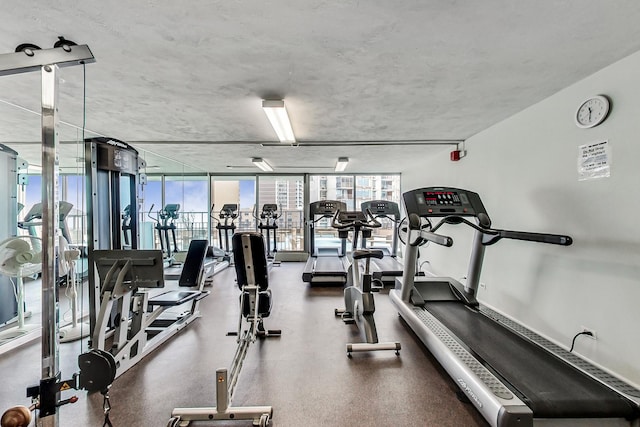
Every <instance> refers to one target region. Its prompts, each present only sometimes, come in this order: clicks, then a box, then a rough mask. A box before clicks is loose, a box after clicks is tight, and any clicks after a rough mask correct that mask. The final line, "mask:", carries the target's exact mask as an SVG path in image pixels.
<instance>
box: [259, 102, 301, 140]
mask: <svg viewBox="0 0 640 427" xmlns="http://www.w3.org/2000/svg"><path fill="white" fill-rule="evenodd" d="M262 109H263V110H264V112H265V114H266V115H267V118H268V119H269V121H270V122H271V126H273V130H275V131H276V134H277V135H278V139H279V140H280V142H288V143H294V142H296V137H295V135H294V134H293V129H292V128H291V122H290V121H289V115H288V114H287V109H286V108H285V106H284V100H282V99H281V100H264V99H263V100H262Z"/></svg>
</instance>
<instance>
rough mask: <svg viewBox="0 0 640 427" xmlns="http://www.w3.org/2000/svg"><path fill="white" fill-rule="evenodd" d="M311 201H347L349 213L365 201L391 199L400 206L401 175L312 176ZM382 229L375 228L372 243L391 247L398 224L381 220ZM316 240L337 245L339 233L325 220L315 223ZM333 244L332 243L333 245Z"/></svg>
mask: <svg viewBox="0 0 640 427" xmlns="http://www.w3.org/2000/svg"><path fill="white" fill-rule="evenodd" d="M309 183H310V185H309V196H310V197H309V198H310V201H311V202H314V201H318V200H338V201H342V202H345V204H346V205H347V210H360V209H361V205H362V203H363V202H366V201H371V200H388V201H391V202H395V203H398V204H399V203H400V197H401V194H400V175H398V174H392V175H311V176H310V177H309ZM380 222H381V223H382V227H380V228H376V229H373V232H372V236H371V239H369V242H375V244H376V246H388V247H389V248H391V245H392V240H393V236H394V233H395V229H396V226H397V224H396V223H394V222H393V221H391V220H388V219H381V220H380ZM316 237H317V240H319V242H317V243H320V244H322V241H323V240H326V241H327V244H329V245H331V244H335V239H337V232H336V231H335V230H334V229H333V228H331V220H330V219H323V220H321V221H319V222H318V223H317V224H316ZM332 242H333V243H332Z"/></svg>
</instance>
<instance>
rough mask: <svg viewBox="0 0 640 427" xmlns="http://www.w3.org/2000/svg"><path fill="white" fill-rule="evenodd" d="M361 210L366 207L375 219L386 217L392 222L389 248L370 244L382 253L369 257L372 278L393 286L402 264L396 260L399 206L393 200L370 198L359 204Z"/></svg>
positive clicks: (400, 274)
mask: <svg viewBox="0 0 640 427" xmlns="http://www.w3.org/2000/svg"><path fill="white" fill-rule="evenodd" d="M361 209H362V212H366V211H367V209H368V210H369V211H370V212H371V214H372V215H373V217H374V218H375V219H380V218H386V219H388V220H390V221H391V222H392V227H393V238H392V240H391V249H389V248H388V247H386V246H383V247H377V246H375V244H374V245H372V246H371V247H370V249H379V250H381V251H382V253H383V254H384V257H383V258H380V259H375V258H372V259H371V261H370V262H371V271H372V276H373V278H374V279H377V280H380V281H381V282H382V283H383V284H384V285H385V286H393V285H394V284H395V280H396V277H401V276H402V268H403V265H402V263H401V262H400V261H398V258H397V253H398V224H399V223H400V208H399V207H398V204H397V203H395V202H391V201H389V200H371V201H369V202H363V203H362V204H361ZM363 247H364V245H363Z"/></svg>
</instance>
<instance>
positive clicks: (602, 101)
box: [576, 95, 610, 129]
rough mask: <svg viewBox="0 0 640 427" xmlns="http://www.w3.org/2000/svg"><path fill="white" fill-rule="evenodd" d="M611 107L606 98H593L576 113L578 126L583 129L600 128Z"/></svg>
mask: <svg viewBox="0 0 640 427" xmlns="http://www.w3.org/2000/svg"><path fill="white" fill-rule="evenodd" d="M609 107H610V103H609V98H607V97H606V96H604V95H596V96H592V97H591V98H589V99H587V100H586V101H584V102H583V103H582V104H580V106H579V107H578V111H576V125H577V126H578V127H579V128H583V129H587V128H592V127H594V126H598V125H599V124H600V123H602V122H604V120H605V119H606V118H607V114H609Z"/></svg>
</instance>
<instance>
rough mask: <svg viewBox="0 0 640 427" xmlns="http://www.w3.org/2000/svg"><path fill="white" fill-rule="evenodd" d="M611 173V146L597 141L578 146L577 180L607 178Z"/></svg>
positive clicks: (605, 142) (606, 142)
mask: <svg viewBox="0 0 640 427" xmlns="http://www.w3.org/2000/svg"><path fill="white" fill-rule="evenodd" d="M610 175H611V146H609V141H599V142H594V143H591V144H585V145H581V146H579V147H578V180H579V181H585V180H587V179H597V178H608V177H609V176H610Z"/></svg>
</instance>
